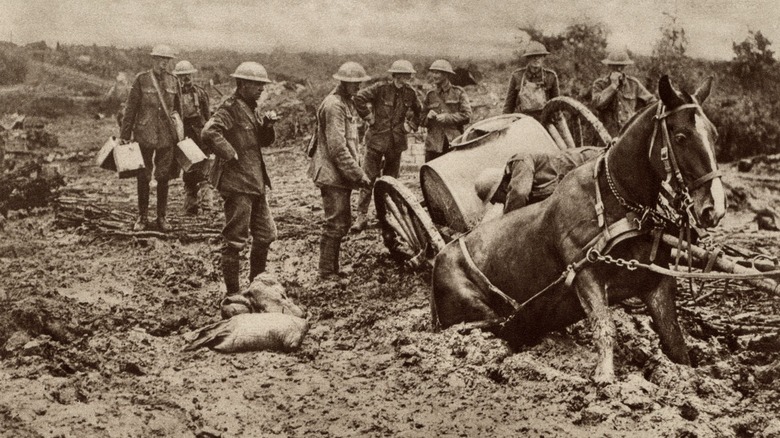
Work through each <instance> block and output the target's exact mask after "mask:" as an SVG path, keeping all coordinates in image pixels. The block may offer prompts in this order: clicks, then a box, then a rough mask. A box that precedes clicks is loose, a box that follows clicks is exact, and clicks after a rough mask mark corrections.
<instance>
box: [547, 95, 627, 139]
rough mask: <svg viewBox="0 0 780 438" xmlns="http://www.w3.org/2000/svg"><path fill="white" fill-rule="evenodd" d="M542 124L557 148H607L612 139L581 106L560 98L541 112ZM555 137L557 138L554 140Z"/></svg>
mask: <svg viewBox="0 0 780 438" xmlns="http://www.w3.org/2000/svg"><path fill="white" fill-rule="evenodd" d="M542 124H543V125H544V126H545V127H547V129H548V131H552V130H553V129H554V130H555V131H557V132H556V133H553V132H550V135H551V136H552V137H553V139H554V140H555V142H556V144H558V146H559V147H560V146H561V143H560V142H562V143H563V144H565V145H566V147H567V148H571V147H582V146H607V145H608V144H609V143H610V142H611V141H612V137H611V136H610V135H609V133H608V132H607V130H606V128H604V125H603V124H602V123H601V121H599V119H598V118H597V117H596V116H595V115H594V114H593V113H592V112H591V111H590V110H589V109H588V108H587V107H586V106H585V105H583V104H581V103H580V102H577V101H576V100H574V99H572V98H570V97H565V96H560V97H556V98H553V99H551V100H550V101H549V102H547V104H546V105H545V106H544V110H543V111H542ZM556 137H557V138H556Z"/></svg>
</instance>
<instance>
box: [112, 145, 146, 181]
mask: <svg viewBox="0 0 780 438" xmlns="http://www.w3.org/2000/svg"><path fill="white" fill-rule="evenodd" d="M113 156H114V164H115V165H116V171H117V174H118V175H119V177H120V178H133V177H135V176H136V175H138V173H139V172H141V171H142V170H143V169H144V168H145V166H144V157H143V155H141V146H140V145H139V144H138V143H137V142H133V143H125V144H117V145H115V146H114V149H113Z"/></svg>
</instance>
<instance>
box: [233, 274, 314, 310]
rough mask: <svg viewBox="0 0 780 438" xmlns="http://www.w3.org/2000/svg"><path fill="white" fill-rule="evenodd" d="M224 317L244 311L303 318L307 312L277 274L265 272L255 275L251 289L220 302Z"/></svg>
mask: <svg viewBox="0 0 780 438" xmlns="http://www.w3.org/2000/svg"><path fill="white" fill-rule="evenodd" d="M220 305H221V307H222V309H221V310H222V317H223V318H230V317H232V316H234V315H240V314H242V313H252V312H255V313H262V312H274V313H284V314H286V315H293V316H297V317H298V318H303V317H304V316H305V313H304V312H303V310H301V308H300V307H298V306H297V305H296V304H295V303H294V302H293V301H292V300H291V299H290V298H289V297H287V293H286V291H285V289H284V286H282V284H281V283H279V280H277V279H276V276H274V275H273V274H270V273H268V272H263V273H261V274H259V275H257V276H256V277H255V279H254V280H253V281H252V284H251V285H249V289H247V290H246V292H244V293H243V294H241V295H230V296H227V297H225V299H223V300H222V302H221V303H220Z"/></svg>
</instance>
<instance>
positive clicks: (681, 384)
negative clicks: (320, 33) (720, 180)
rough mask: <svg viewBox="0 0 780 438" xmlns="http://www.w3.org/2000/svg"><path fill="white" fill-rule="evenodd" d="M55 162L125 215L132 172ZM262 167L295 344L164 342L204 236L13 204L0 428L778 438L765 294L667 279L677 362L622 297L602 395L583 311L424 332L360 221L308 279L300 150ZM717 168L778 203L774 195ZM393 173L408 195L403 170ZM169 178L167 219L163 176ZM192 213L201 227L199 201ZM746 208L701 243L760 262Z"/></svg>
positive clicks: (74, 129)
mask: <svg viewBox="0 0 780 438" xmlns="http://www.w3.org/2000/svg"><path fill="white" fill-rule="evenodd" d="M52 126H53V128H52V129H55V130H56V132H58V134H59V136H60V146H59V151H60V152H62V153H63V154H65V155H67V153H70V152H78V151H88V152H90V153H91V152H94V151H97V149H98V148H99V147H100V145H101V143H102V141H103V140H104V139H105V138H107V137H108V135H110V134H111V133H112V130H113V128H114V125H113V122H112V121H110V120H102V121H91V120H83V119H62V120H59V121H57V122H55V123H54V124H53V125H52ZM55 163H56V164H58V165H59V166H60V167H61V171H62V172H63V173H64V175H65V176H66V178H67V181H68V183H69V186H79V187H84V188H86V189H85V190H87V191H89V192H90V193H91V194H92V195H95V196H105V197H108V196H111V197H114V198H116V197H119V198H121V199H124V203H123V205H124V208H125V209H126V210H127V211H128V212H131V213H132V212H134V211H135V207H134V202H135V186H134V184H135V183H134V181H133V180H118V179H117V178H116V176H115V175H113V174H111V173H108V172H106V171H103V170H100V169H98V168H96V167H95V166H93V165H92V162H91V160H90V159H89V158H87V159H86V160H83V159H79V155H77V156H76V157H75V158H74V159H68V160H57V161H55ZM268 168H269V170H270V172H271V179H272V181H273V183H274V184H275V189H274V191H273V194H272V196H271V200H270V203H271V206H272V209H273V212H274V215H275V216H276V219H277V225H278V227H279V232H280V239H279V241H277V242H276V243H274V244H273V246H272V250H271V255H270V262H269V264H270V270H272V271H274V272H276V273H277V274H278V276H279V278H280V279H281V281H282V282H283V283H284V284H285V286H286V287H287V289H288V294H289V296H290V297H291V298H292V299H293V300H295V301H296V302H297V303H298V304H299V305H302V306H304V307H305V308H306V310H307V312H308V315H309V320H310V322H311V329H310V332H309V334H308V336H307V338H306V339H305V340H304V343H303V346H302V347H301V349H300V350H299V351H297V352H295V353H292V354H282V353H270V352H257V353H244V354H236V355H222V354H219V353H215V352H212V351H209V350H199V351H195V352H189V353H183V352H182V348H183V346H184V344H185V340H184V337H183V334H184V333H187V332H189V331H191V330H193V329H195V328H198V327H201V326H203V325H205V324H207V323H209V322H213V321H215V320H217V319H218V318H219V311H218V307H217V302H218V300H219V298H220V297H221V295H222V294H223V290H224V286H222V284H221V282H220V275H219V270H218V264H217V262H218V259H219V253H218V250H219V240H218V238H214V239H210V240H200V241H195V242H190V243H181V242H179V241H176V240H158V239H155V238H144V239H138V238H116V237H114V238H107V237H106V236H101V235H100V234H97V233H95V232H93V231H87V230H80V229H58V228H57V227H55V226H54V213H53V212H52V211H51V210H45V209H44V210H39V211H35V212H29V213H28V212H16V213H14V214H12V216H11V218H10V219H9V220H8V221H6V223H5V225H4V229H3V230H2V231H0V272H2V275H1V276H0V358H1V360H0V436H4V437H20V436H29V437H35V436H46V437H50V436H67V437H70V436H74V437H75V436H112V437H113V436H116V437H124V436H133V437H136V436H199V437H213V436H223V437H234V436H269V437H273V436H278V437H283V436H305V437H309V436H333V437H337V436H338V437H341V436H361V437H362V436H402V437H403V436H408V437H433V436H475V437H487V436H546V437H550V436H561V437H566V436H649V437H656V436H668V437H723V436H725V437H729V436H736V437H748V436H758V437H770V436H780V420H778V414H777V413H778V412H780V391H779V389H780V369H779V365H778V361H779V360H780V354H778V351H780V338H778V333H777V327H778V323H777V321H776V319H777V318H778V307H780V297H778V295H776V294H775V295H772V294H769V293H767V292H761V291H758V290H755V289H753V288H751V287H748V286H746V285H745V284H741V283H737V282H732V283H731V284H729V285H725V284H724V283H723V282H720V283H707V284H704V285H700V284H698V283H696V284H694V288H695V290H694V292H695V293H696V296H698V297H701V296H702V295H705V294H707V293H710V295H709V296H708V297H705V298H704V299H700V301H699V302H697V303H694V296H693V295H692V294H691V291H690V290H689V287H688V284H687V283H681V284H680V288H679V290H680V293H679V297H678V302H679V303H680V306H681V310H680V313H681V320H682V324H683V326H684V329H685V331H686V338H687V340H688V342H689V345H690V346H691V351H692V356H693V358H694V360H695V362H697V364H696V365H697V366H696V367H695V368H688V367H681V366H677V365H674V364H672V363H670V362H669V361H668V360H667V359H666V358H665V356H664V355H663V354H662V353H661V352H660V350H659V347H658V340H657V336H656V335H655V333H654V332H653V331H652V328H651V326H650V321H649V318H648V317H647V316H646V314H645V313H644V312H643V311H642V310H641V309H627V308H625V309H624V308H621V307H616V308H615V310H614V316H615V319H616V323H617V326H618V333H619V335H618V336H619V338H618V346H617V357H616V365H617V370H616V371H617V375H618V381H617V383H615V384H613V385H609V386H603V387H600V386H597V385H595V384H594V383H593V382H592V381H591V380H590V375H591V373H592V371H593V368H594V366H595V351H594V349H593V346H592V344H591V340H590V331H589V329H588V327H587V325H586V324H584V323H579V324H577V325H574V326H572V327H571V328H569V329H568V330H566V331H565V332H560V333H554V334H552V335H550V336H548V337H546V338H544V339H543V340H542V342H541V343H540V344H539V345H536V346H534V347H531V348H527V349H524V350H522V351H518V352H511V351H509V350H508V349H507V347H506V346H505V344H504V343H503V342H502V341H500V340H497V339H495V338H494V337H493V336H492V335H489V334H486V333H482V332H478V331H471V332H467V331H465V330H460V331H459V330H458V329H452V330H448V331H445V332H442V333H432V332H431V331H430V322H429V319H430V315H429V310H428V309H429V307H428V299H427V294H428V293H429V281H430V278H429V273H428V272H425V271H411V270H409V269H407V268H404V267H402V266H399V265H398V264H397V263H396V262H394V261H393V260H392V259H391V258H390V257H389V255H388V254H387V251H386V250H385V249H384V247H383V245H382V243H381V241H380V237H379V231H378V230H377V229H376V227H374V228H371V229H369V230H368V231H367V232H364V233H362V234H359V235H354V234H353V235H350V237H349V239H348V241H347V242H345V244H344V245H343V248H344V253H343V255H342V259H343V267H344V268H345V270H346V271H347V272H349V273H350V276H349V277H348V278H347V279H344V280H342V281H340V282H329V283H322V282H320V281H318V280H317V278H316V275H315V269H316V259H317V250H318V232H319V226H320V224H321V213H322V211H321V207H320V200H319V196H318V191H317V190H315V188H314V187H313V186H312V185H311V183H310V182H309V180H308V179H307V178H306V176H305V162H304V159H303V158H302V157H301V156H300V155H298V153H297V152H281V153H274V154H270V155H268ZM757 170H758V171H761V169H757ZM764 170H765V171H766V173H767V174H770V173H771V169H764ZM759 173H760V172H759ZM729 175H730V176H729V178H731V183H732V186H735V187H741V188H740V189H739V190H743V191H747V192H749V193H748V195H750V193H757V195H755V196H756V197H757V199H759V200H762V199H763V200H764V201H765V202H770V201H775V200H776V199H775V197H776V195H777V193H778V192H777V189H778V187H777V186H773V185H772V184H770V183H767V184H764V185H762V186H761V187H757V186H756V183H755V182H753V181H743V180H741V179H739V177H737V176H735V173H734V172H731V173H730V174H729ZM402 179H403V181H404V182H406V183H407V184H408V185H409V186H410V187H417V184H416V174H415V172H414V170H412V169H405V170H404V173H403V177H402ZM171 190H172V198H173V201H172V204H173V206H172V207H171V209H172V211H171V213H170V214H172V216H173V217H172V223H173V224H174V226H176V223H177V221H179V220H180V215H181V200H182V186H181V183H180V181H179V182H178V183H176V184H173V185H172V189H171ZM152 202H154V201H152ZM747 203H748V201H747V200H743V201H742V203H741V204H740V206H741V207H746V206H747ZM202 220H203V222H204V224H209V226H211V227H217V228H218V227H219V224H220V221H221V215H220V211H219V205H218V202H215V203H214V204H213V208H212V210H210V211H207V212H206V213H205V214H204V215H203V216H202ZM751 220H752V216H751V214H750V213H749V212H748V210H747V209H746V210H744V211H741V210H732V211H730V216H729V220H727V221H726V223H724V224H723V225H722V226H721V228H720V229H719V230H717V232H716V234H717V235H718V236H719V237H720V238H721V239H724V240H726V241H730V242H734V243H739V244H740V245H742V246H745V247H748V248H750V249H752V250H763V251H767V252H769V253H771V254H776V253H777V251H778V248H777V246H778V240H777V237H778V234H777V233H772V232H759V231H757V230H755V229H754V227H755V224H754V223H753V222H751ZM129 226H130V223H128V227H129ZM246 269H247V267H246V266H242V279H243V280H244V284H245V283H246ZM762 318H763V319H762ZM773 318H774V319H773ZM761 321H764V324H763V325H762V323H761ZM767 321H769V322H767ZM772 321H774V323H772ZM772 324H774V325H772Z"/></svg>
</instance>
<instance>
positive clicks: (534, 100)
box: [504, 41, 560, 120]
mask: <svg viewBox="0 0 780 438" xmlns="http://www.w3.org/2000/svg"><path fill="white" fill-rule="evenodd" d="M549 54H550V52H548V51H547V49H546V48H545V47H544V45H543V44H542V43H540V42H537V41H531V42H530V43H529V44H528V47H527V48H526V50H525V52H524V53H523V58H525V59H526V60H527V65H526V66H525V67H523V68H520V69H517V70H515V71H513V72H512V76H511V78H510V79H509V89H508V90H507V93H506V99H505V100H504V114H511V113H523V114H527V115H529V116H532V117H534V118H535V119H537V120H538V119H539V117H541V115H542V109H543V108H544V105H545V104H546V103H547V101H548V100H550V99H552V98H553V97H558V95H559V94H560V90H559V88H558V75H557V74H556V73H555V71H553V70H550V69H549V68H544V67H543V66H542V65H543V63H544V58H545V57H546V56H547V55H549Z"/></svg>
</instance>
